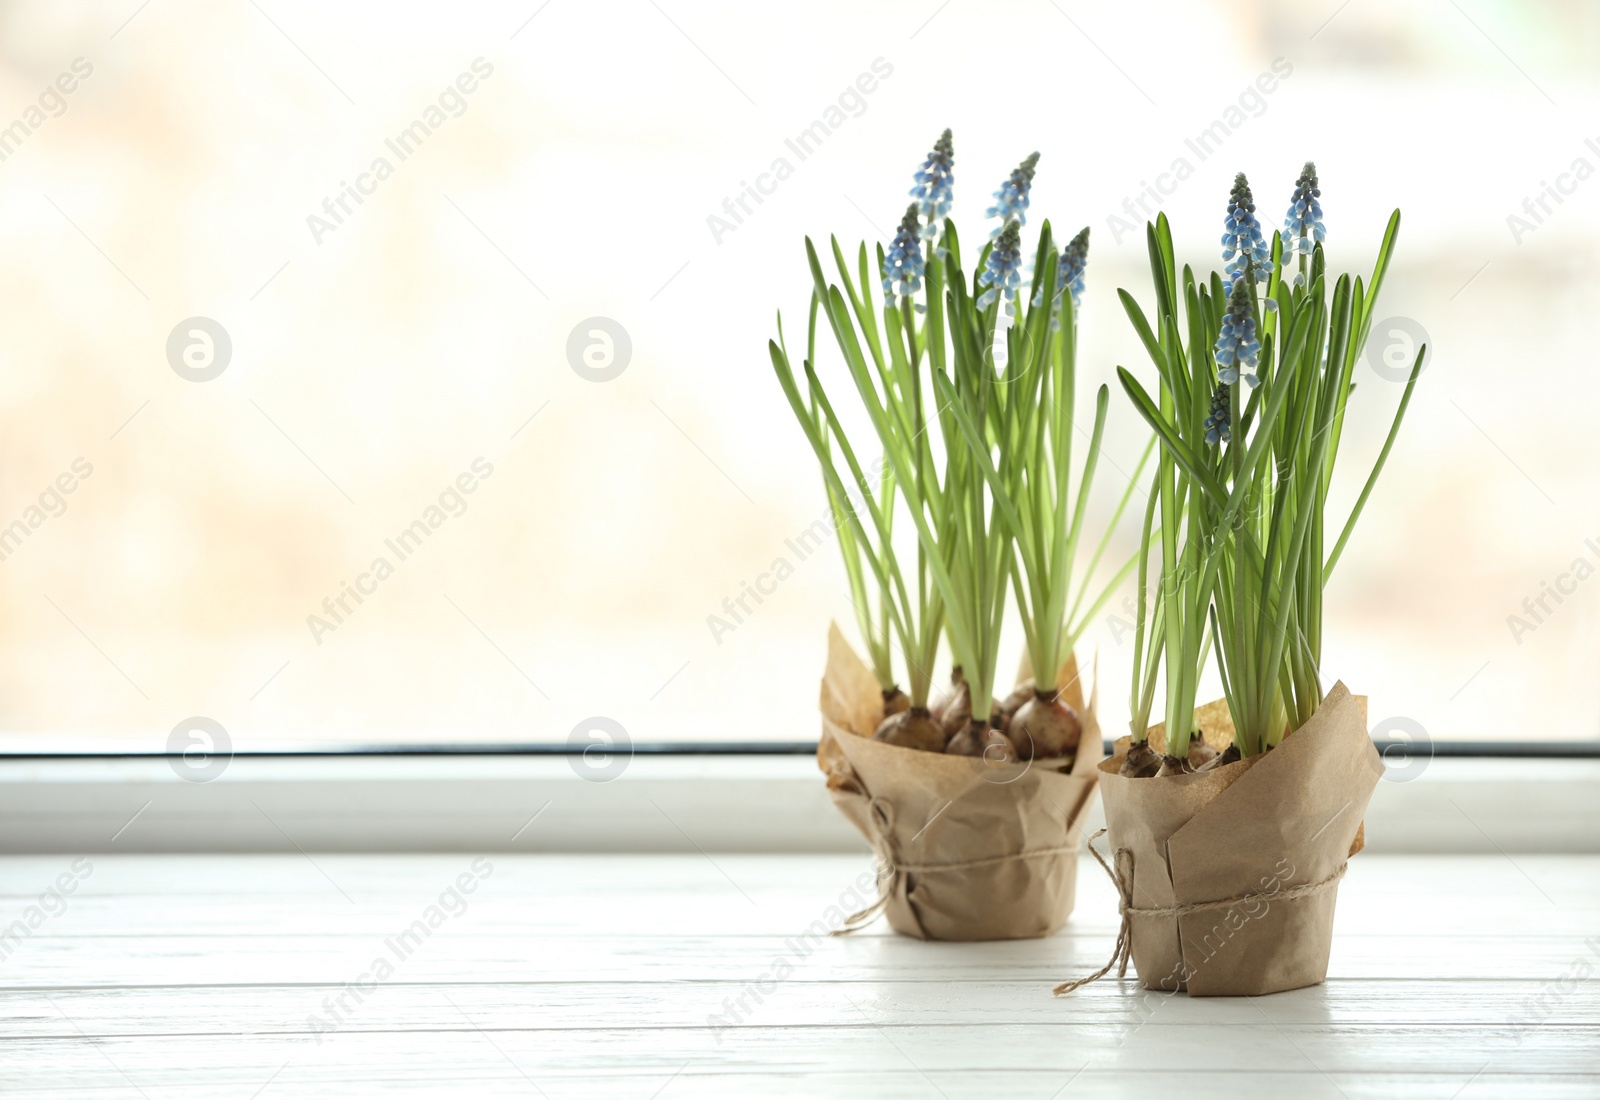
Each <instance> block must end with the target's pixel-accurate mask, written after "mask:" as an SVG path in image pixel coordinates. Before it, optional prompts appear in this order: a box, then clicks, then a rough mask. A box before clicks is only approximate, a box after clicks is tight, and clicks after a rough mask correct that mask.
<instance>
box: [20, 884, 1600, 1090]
mask: <svg viewBox="0 0 1600 1100" xmlns="http://www.w3.org/2000/svg"><path fill="white" fill-rule="evenodd" d="M473 867H474V863H473V858H472V857H470V856H465V855H464V856H459V857H458V856H448V855H445V856H441V855H426V856H352V855H317V856H314V857H302V856H298V855H296V856H275V855H274V856H249V855H244V856H91V857H88V861H87V864H82V863H80V864H78V871H77V872H76V873H75V872H74V870H73V861H72V859H71V858H70V857H65V856H61V857H57V856H25V857H8V858H5V859H4V860H0V934H4V932H5V930H6V927H7V926H10V925H11V923H12V922H13V921H15V920H22V921H23V922H24V928H26V926H27V923H28V917H29V916H30V915H31V916H33V917H34V918H35V920H36V922H37V927H34V928H29V929H27V931H28V935H26V936H23V935H22V934H21V933H20V932H17V933H16V934H15V935H13V936H10V937H8V938H4V939H0V955H5V958H4V959H3V961H0V1096H4V1097H6V1098H8V1100H13V1098H18V1100H20V1098H22V1097H53V1098H58V1100H59V1098H65V1097H148V1098H150V1100H157V1098H159V1097H210V1096H219V1097H221V1096H227V1097H239V1098H240V1100H249V1098H251V1097H260V1098H263V1100H270V1098H274V1097H288V1096H316V1097H339V1096H366V1095H375V1094H390V1093H394V1094H404V1095H408V1096H475V1097H483V1096H495V1097H498V1096H508V1097H513V1096H514V1097H541V1096H543V1097H549V1098H550V1100H564V1098H578V1097H606V1098H612V1097H622V1098H628V1097H637V1098H638V1100H650V1098H652V1097H662V1098H671V1097H705V1096H713V1097H754V1096H796V1097H841V1098H843V1097H873V1098H881V1100H890V1098H897V1097H931V1098H935V1100H938V1098H941V1097H944V1098H949V1100H956V1098H958V1097H972V1098H985V1100H987V1098H990V1097H1002V1096H1003V1097H1036V1098H1038V1100H1048V1098H1050V1097H1087V1096H1171V1097H1184V1098H1186V1100H1187V1098H1190V1097H1212V1096H1216V1097H1229V1098H1236V1097H1247V1096H1263V1097H1293V1098H1295V1100H1309V1098H1313V1097H1334V1098H1337V1097H1349V1098H1352V1100H1354V1098H1356V1097H1376V1096H1404V1097H1441V1098H1450V1097H1461V1098H1463V1100H1465V1098H1470V1097H1506V1096H1524V1095H1526V1096H1550V1097H1591V1098H1592V1097H1597V1096H1600V857H1585V856H1525V855H1518V856H1514V857H1505V856H1500V855H1495V856H1483V857H1479V856H1426V857H1424V856H1377V855H1372V854H1363V855H1361V856H1358V857H1357V858H1356V860H1355V861H1353V863H1352V865H1351V869H1350V873H1349V876H1348V878H1347V879H1346V880H1345V882H1344V885H1343V887H1342V889H1341V891H1340V897H1339V914H1338V924H1337V931H1336V937H1335V941H1334V947H1333V962H1332V967H1331V971H1330V975H1329V980H1328V982H1327V984H1326V985H1324V986H1321V987H1319V988H1315V989H1306V990H1299V991H1296V992H1293V993H1283V994H1278V995H1276V996H1271V997H1260V998H1254V999H1247V1000H1246V999H1229V1000H1189V999H1187V998H1185V997H1183V996H1174V997H1159V998H1158V997H1154V996H1151V997H1148V998H1147V997H1145V996H1143V995H1141V994H1140V992H1139V991H1138V990H1137V989H1136V987H1135V986H1134V985H1133V983H1132V982H1131V981H1130V982H1128V983H1125V984H1121V985H1119V984H1118V983H1117V982H1116V981H1114V980H1106V981H1102V982H1100V983H1098V984H1096V985H1094V986H1091V987H1088V988H1086V989H1084V990H1082V991H1080V992H1079V993H1077V994H1075V995H1073V996H1072V997H1069V998H1065V999H1060V1000H1058V999H1055V998H1052V997H1051V996H1050V987H1051V985H1052V984H1053V983H1055V982H1057V981H1060V980H1062V979H1064V978H1069V977H1073V976H1076V975H1080V974H1082V973H1084V972H1086V971H1088V970H1090V969H1092V968H1094V967H1097V966H1099V965H1100V964H1101V963H1102V962H1103V961H1104V959H1105V958H1106V955H1107V953H1108V951H1109V949H1110V946H1111V938H1112V934H1113V932H1114V914H1113V908H1112V904H1113V903H1112V894H1111V891H1110V888H1109V884H1108V883H1107V882H1106V881H1105V880H1104V878H1103V875H1102V872H1101V871H1100V870H1099V868H1098V867H1096V866H1094V865H1093V864H1092V863H1087V862H1086V863H1085V864H1084V865H1083V866H1082V868H1081V873H1080V897H1079V903H1078V912H1077V913H1076V914H1075V915H1074V917H1073V920H1072V922H1071V924H1070V925H1069V926H1068V928H1067V930H1066V931H1064V932H1063V933H1061V934H1060V935H1058V936H1056V937H1054V938H1052V939H1049V940H1045V941H1033V942H1029V941H1016V942H1009V943H992V944H966V945H953V944H925V943H919V942H916V941H912V940H908V939H902V938H900V937H896V936H893V935H891V934H888V933H887V932H886V930H885V929H884V927H883V926H882V924H881V923H880V924H879V925H877V926H875V927H874V928H873V929H871V930H870V931H868V932H867V933H864V934H858V935H856V936H853V937H848V938H843V939H823V940H820V941H817V942H815V943H813V944H811V945H810V947H809V950H808V948H807V946H806V944H805V943H804V942H803V941H799V940H797V939H796V937H797V936H798V935H799V934H800V933H802V932H803V931H804V930H805V929H806V928H807V927H808V926H810V925H811V924H812V922H813V921H815V920H817V919H819V918H821V917H823V916H824V915H825V914H826V913H827V911H828V908H829V906H830V905H833V904H834V903H835V902H836V901H837V899H838V898H839V897H840V895H841V893H844V892H845V891H847V890H848V889H849V887H850V884H851V883H852V881H853V880H855V879H856V878H857V876H859V875H860V874H861V873H862V872H863V871H864V870H866V869H867V861H866V859H865V858H856V857H849V856H793V855H789V856H750V855H741V856H721V855H713V856H699V855H689V856H659V855H658V856H531V855H504V854H500V855H492V856H490V857H488V859H487V861H486V862H480V863H478V864H477V872H476V874H475V872H474V870H473ZM86 870H87V873H85V871H86ZM485 870H487V871H488V872H489V873H488V875H487V877H481V878H480V877H478V876H479V875H482V874H483V872H484V871H485ZM63 874H65V875H67V876H69V880H68V881H69V882H70V883H72V884H73V885H75V886H76V892H75V893H72V894H71V895H70V896H67V897H65V899H64V901H65V910H64V911H59V912H55V913H46V912H45V909H44V908H42V907H41V908H40V909H39V910H38V912H37V913H33V914H30V913H29V911H28V906H29V905H30V904H32V903H34V902H36V900H37V896H38V895H39V894H40V893H41V892H43V891H45V890H47V889H48V888H49V887H50V886H51V884H52V883H54V882H55V881H56V880H57V878H58V876H61V875H63ZM463 874H464V875H466V876H468V879H467V881H470V882H471V883H472V885H473V886H474V890H473V892H472V893H470V894H463V895H462V896H463V897H464V899H465V902H466V907H465V910H464V911H461V912H446V910H445V908H440V909H439V910H438V911H437V912H434V913H430V911H429V906H430V905H431V904H434V903H436V902H437V900H438V897H439V895H440V893H441V892H442V891H446V890H448V889H449V888H450V887H451V885H452V884H453V883H455V882H456V881H457V879H458V876H461V875H463ZM74 876H75V877H74ZM447 902H448V908H449V909H451V910H457V909H459V908H460V906H459V905H458V904H457V903H456V901H455V899H454V898H453V897H451V898H448V899H447ZM48 907H49V908H50V909H53V910H60V909H61V906H60V905H59V904H58V903H57V902H56V901H55V900H53V899H51V900H50V901H49V903H48ZM429 916H432V917H434V919H435V921H436V923H437V925H438V927H437V928H430V929H429V930H428V935H427V936H426V937H423V936H421V935H420V933H418V934H416V939H417V941H418V942H417V944H416V946H414V947H408V946H407V945H403V944H399V943H398V942H397V941H396V937H397V936H398V935H399V934H400V933H401V932H402V931H403V930H405V929H406V928H407V926H408V925H410V924H411V923H412V922H413V921H417V920H423V921H424V924H425V926H426V921H427V918H428V917H429ZM40 917H42V920H40V919H38V918H40ZM1586 940H1587V942H1586ZM390 943H396V947H391V946H389V944H390ZM396 948H398V950H397V949H396ZM402 955H403V956H405V957H403V958H402V957H400V956H402ZM379 959H384V960H387V961H388V963H389V964H390V965H392V967H393V972H392V973H391V974H387V975H384V974H382V973H381V968H378V969H375V962H376V960H379ZM777 975H782V979H781V980H775V976H777ZM363 982H364V983H365V984H366V985H367V986H368V988H366V989H362V988H361V985H360V984H359V983H363ZM352 983H357V984H352ZM341 998H342V1004H341V1003H340V999H341ZM741 998H743V999H744V1006H745V1008H744V1011H743V1012H742V1013H741V1014H740V1015H741V1019H740V1020H739V1022H737V1023H731V1022H730V1025H729V1026H726V1027H720V1028H719V1027H718V1026H717V1025H716V1023H715V1021H713V1020H712V1018H713V1017H718V1016H721V1017H723V1018H724V1019H726V1018H727V1017H728V1009H729V1007H730V1006H734V1007H736V1006H737V1002H738V1001H739V1000H740V999H741ZM325 1027H326V1028H328V1029H329V1030H326V1031H324V1030H323V1028H325Z"/></svg>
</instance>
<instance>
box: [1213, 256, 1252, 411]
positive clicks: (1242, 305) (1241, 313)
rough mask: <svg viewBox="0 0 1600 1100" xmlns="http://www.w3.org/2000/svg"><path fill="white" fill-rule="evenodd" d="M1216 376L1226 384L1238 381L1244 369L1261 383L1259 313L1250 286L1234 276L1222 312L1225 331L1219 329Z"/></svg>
mask: <svg viewBox="0 0 1600 1100" xmlns="http://www.w3.org/2000/svg"><path fill="white" fill-rule="evenodd" d="M1216 359H1217V378H1218V380H1220V381H1221V382H1223V383H1224V384H1226V385H1230V386H1231V385H1233V383H1235V382H1237V381H1239V375H1240V373H1241V371H1249V372H1250V373H1248V374H1246V375H1245V376H1244V380H1245V381H1246V382H1247V383H1249V384H1250V385H1251V386H1257V385H1260V384H1261V379H1260V378H1259V377H1257V375H1256V373H1255V370H1256V367H1257V365H1258V364H1259V362H1260V359H1261V341H1260V340H1258V339H1257V338H1256V314H1255V308H1254V306H1253V303H1252V302H1251V298H1250V287H1249V285H1248V284H1246V282H1245V281H1244V280H1243V279H1237V280H1235V282H1234V284H1233V293H1232V294H1230V295H1229V296H1228V312H1227V313H1225V314H1223V316H1222V331H1221V332H1219V333H1217V347H1216Z"/></svg>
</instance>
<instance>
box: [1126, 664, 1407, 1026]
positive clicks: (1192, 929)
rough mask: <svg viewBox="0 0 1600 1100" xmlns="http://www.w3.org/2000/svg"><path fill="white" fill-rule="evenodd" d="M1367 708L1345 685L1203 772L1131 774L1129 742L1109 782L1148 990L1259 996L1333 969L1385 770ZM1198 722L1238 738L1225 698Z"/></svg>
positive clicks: (1131, 933)
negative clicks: (1299, 718) (1244, 754)
mask: <svg viewBox="0 0 1600 1100" xmlns="http://www.w3.org/2000/svg"><path fill="white" fill-rule="evenodd" d="M1363 703H1364V700H1359V699H1358V698H1357V697H1355V696H1353V695H1351V694H1350V691H1349V689H1347V688H1346V687H1345V686H1344V684H1343V683H1338V684H1335V685H1334V686H1333V690H1331V691H1329V692H1328V694H1327V696H1326V697H1325V698H1324V699H1323V702H1322V706H1321V707H1319V708H1318V709H1317V712H1316V713H1315V714H1313V715H1312V716H1311V719H1310V721H1308V722H1307V723H1306V724H1305V725H1304V726H1302V727H1300V729H1298V730H1296V731H1295V732H1294V733H1293V734H1291V735H1290V736H1289V737H1286V738H1285V739H1284V740H1283V741H1282V743H1280V744H1279V745H1278V747H1277V748H1275V749H1273V750H1271V751H1270V752H1267V753H1263V754H1262V755H1260V756H1255V757H1251V758H1248V759H1245V760H1241V761H1239V762H1237V763H1234V764H1229V765H1227V766H1226V767H1222V768H1217V769H1215V770H1212V771H1208V772H1200V773H1197V774H1193V775H1182V776H1167V777H1164V778H1161V779H1128V778H1125V777H1123V776H1121V775H1118V774H1117V771H1118V769H1119V768H1120V766H1121V764H1122V759H1123V757H1124V756H1125V755H1126V754H1127V747H1128V738H1123V739H1121V740H1120V741H1118V742H1117V745H1116V751H1115V754H1114V755H1113V756H1112V758H1111V759H1109V760H1106V761H1104V762H1103V763H1101V764H1100V765H1099V770H1100V782H1101V784H1102V786H1103V788H1104V791H1105V806H1106V828H1107V832H1108V841H1109V846H1110V849H1111V853H1112V860H1111V866H1112V868H1113V869H1114V872H1115V873H1114V876H1113V877H1117V878H1121V879H1122V880H1123V881H1122V882H1121V883H1120V884H1119V889H1120V890H1122V891H1123V893H1124V905H1125V906H1126V909H1127V912H1126V918H1125V919H1126V921H1127V924H1126V930H1127V934H1128V942H1129V946H1130V948H1131V953H1132V958H1133V964H1134V966H1135V968H1136V969H1137V970H1138V973H1139V982H1140V984H1141V985H1143V986H1144V987H1145V988H1147V989H1160V990H1166V991H1169V992H1171V991H1176V990H1180V989H1182V990H1186V991H1187V992H1188V993H1189V994H1190V995H1192V996H1201V997H1207V996H1249V995H1255V994H1262V993H1275V992H1278V991H1280V990H1285V989H1298V988H1300V987H1301V986H1307V985H1316V984H1318V983H1319V982H1321V981H1322V980H1323V979H1324V978H1326V977H1327V974H1328V952H1329V949H1330V947H1331V946H1332V941H1333V910H1334V901H1335V898H1336V896H1337V892H1338V880H1339V878H1340V877H1342V875H1343V873H1344V867H1345V863H1346V861H1347V860H1348V858H1349V857H1350V856H1352V855H1354V854H1355V853H1356V852H1357V851H1358V850H1359V849H1360V847H1361V843H1362V839H1361V828H1362V824H1361V819H1362V815H1363V814H1364V813H1365V812H1366V808H1367V802H1368V800H1369V799H1370V798H1371V797H1372V791H1373V789H1374V788H1375V787H1376V786H1377V783H1378V779H1379V777H1380V775H1381V774H1382V771H1383V766H1382V762H1381V760H1380V758H1379V756H1378V752H1377V749H1376V748H1375V747H1374V746H1373V744H1372V739H1371V738H1370V737H1369V736H1368V735H1367V725H1366V714H1365V707H1364V706H1363V705H1362V704H1363ZM1196 724H1197V725H1198V726H1199V728H1200V729H1201V730H1202V732H1203V733H1204V734H1205V735H1206V738H1207V740H1208V741H1211V742H1212V743H1213V744H1215V743H1217V741H1218V739H1222V743H1224V744H1226V742H1227V741H1229V740H1231V739H1232V736H1233V728H1232V723H1231V721H1230V720H1229V718H1228V714H1227V707H1226V705H1224V704H1222V703H1220V702H1219V703H1212V704H1207V705H1206V706H1205V707H1202V708H1200V709H1199V710H1198V711H1197V713H1196ZM1152 742H1154V743H1159V742H1160V735H1159V733H1158V732H1157V731H1155V730H1152ZM1215 902H1222V903H1223V904H1220V905H1214V904H1209V903H1215ZM1146 910H1156V912H1146ZM1173 910H1181V911H1179V912H1173Z"/></svg>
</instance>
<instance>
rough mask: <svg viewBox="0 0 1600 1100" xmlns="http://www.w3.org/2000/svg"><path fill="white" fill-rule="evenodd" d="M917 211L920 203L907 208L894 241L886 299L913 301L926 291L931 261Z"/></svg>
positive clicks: (885, 281) (887, 266) (887, 260)
mask: <svg viewBox="0 0 1600 1100" xmlns="http://www.w3.org/2000/svg"><path fill="white" fill-rule="evenodd" d="M948 132H949V131H946V133H948ZM917 211H918V206H917V204H916V203H912V204H911V205H910V206H908V207H906V216H905V217H903V218H901V219H900V231H899V232H897V233H896V234H895V235H894V241H893V243H891V244H890V245H889V251H888V253H887V254H886V255H885V256H884V258H883V296H884V297H885V298H894V297H896V296H899V297H902V298H909V297H911V296H912V295H914V294H916V293H917V292H918V291H920V290H921V289H922V276H923V274H924V273H925V272H926V270H927V261H926V260H925V259H924V258H923V255H922V238H921V234H920V233H919V232H918V226H919V222H918V217H917Z"/></svg>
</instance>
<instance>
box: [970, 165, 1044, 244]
mask: <svg viewBox="0 0 1600 1100" xmlns="http://www.w3.org/2000/svg"><path fill="white" fill-rule="evenodd" d="M1038 164H1039V154H1038V153H1029V154H1028V156H1027V159H1025V160H1024V161H1023V162H1022V163H1021V164H1019V165H1017V167H1016V169H1015V170H1013V171H1012V173H1011V178H1010V179H1008V180H1006V182H1004V183H1002V184H1001V185H1000V190H998V191H996V192H995V193H994V205H993V206H991V207H989V209H987V210H985V211H984V212H983V216H984V217H986V218H999V219H1000V224H999V225H998V226H996V227H995V228H994V229H992V230H990V232H989V239H990V240H991V241H992V240H994V239H995V238H997V237H999V236H1000V234H1001V233H1004V232H1005V231H1006V230H1007V229H1008V228H1010V226H1011V223H1012V222H1016V223H1017V224H1018V225H1019V226H1020V225H1023V224H1026V222H1027V220H1028V192H1029V191H1032V190H1033V173H1034V169H1035V168H1036V167H1038Z"/></svg>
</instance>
